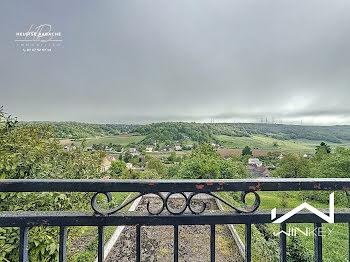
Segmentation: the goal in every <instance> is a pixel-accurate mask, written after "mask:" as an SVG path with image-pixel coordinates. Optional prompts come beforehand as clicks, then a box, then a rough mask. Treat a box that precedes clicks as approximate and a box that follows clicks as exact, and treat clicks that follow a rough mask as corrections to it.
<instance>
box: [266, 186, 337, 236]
mask: <svg viewBox="0 0 350 262" xmlns="http://www.w3.org/2000/svg"><path fill="white" fill-rule="evenodd" d="M303 209H307V210H309V211H310V212H312V213H314V214H315V215H316V216H318V217H320V218H322V219H323V220H324V221H326V222H327V223H330V224H333V223H334V193H332V194H330V195H329V215H328V216H327V215H326V214H324V213H322V212H321V211H320V210H318V209H316V208H314V207H313V206H311V205H309V204H308V203H306V202H304V203H302V204H301V205H299V206H297V207H296V208H294V209H292V210H291V211H289V212H288V213H286V214H284V215H283V216H281V217H280V218H278V219H276V217H277V210H276V208H274V209H272V210H271V220H272V223H275V224H280V223H283V222H285V221H286V220H287V219H288V218H291V217H292V216H294V215H295V214H297V213H299V212H300V211H301V210H303ZM332 232H333V228H328V227H327V228H325V227H322V226H321V227H314V228H309V227H306V228H305V229H304V230H303V229H301V228H299V227H288V230H286V231H284V230H281V231H279V232H277V233H275V232H273V234H274V236H278V235H280V234H285V235H287V236H296V235H297V234H302V235H304V236H329V235H330V234H331V233H332Z"/></svg>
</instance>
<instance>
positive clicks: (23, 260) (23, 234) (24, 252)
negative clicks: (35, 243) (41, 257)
mask: <svg viewBox="0 0 350 262" xmlns="http://www.w3.org/2000/svg"><path fill="white" fill-rule="evenodd" d="M28 233H29V227H20V233H19V234H20V236H19V262H27V261H28Z"/></svg>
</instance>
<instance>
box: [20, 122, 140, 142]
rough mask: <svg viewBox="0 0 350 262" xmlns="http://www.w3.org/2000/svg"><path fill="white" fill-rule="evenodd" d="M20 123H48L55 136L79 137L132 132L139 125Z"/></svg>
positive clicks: (41, 123) (39, 124)
mask: <svg viewBox="0 0 350 262" xmlns="http://www.w3.org/2000/svg"><path fill="white" fill-rule="evenodd" d="M20 125H31V126H43V125H50V126H52V127H53V129H54V130H55V131H56V134H57V138H70V139H79V138H87V137H96V136H115V135H119V134H126V133H130V132H132V131H133V130H134V129H136V128H138V127H140V125H125V124H88V123H79V122H37V121H35V122H20Z"/></svg>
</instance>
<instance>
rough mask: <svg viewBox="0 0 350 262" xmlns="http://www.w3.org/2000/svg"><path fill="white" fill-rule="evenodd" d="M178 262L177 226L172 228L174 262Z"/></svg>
mask: <svg viewBox="0 0 350 262" xmlns="http://www.w3.org/2000/svg"><path fill="white" fill-rule="evenodd" d="M178 261H179V226H178V225H175V226H174V262H178Z"/></svg>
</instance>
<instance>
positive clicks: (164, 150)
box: [159, 145, 172, 152]
mask: <svg viewBox="0 0 350 262" xmlns="http://www.w3.org/2000/svg"><path fill="white" fill-rule="evenodd" d="M171 151H172V148H171V146H169V145H168V146H162V147H161V148H159V152H171Z"/></svg>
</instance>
